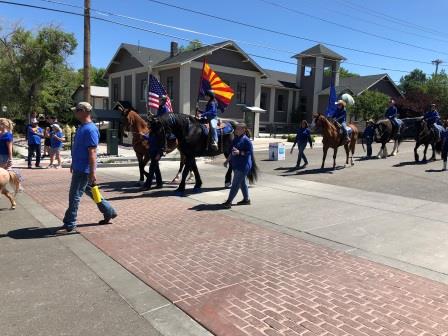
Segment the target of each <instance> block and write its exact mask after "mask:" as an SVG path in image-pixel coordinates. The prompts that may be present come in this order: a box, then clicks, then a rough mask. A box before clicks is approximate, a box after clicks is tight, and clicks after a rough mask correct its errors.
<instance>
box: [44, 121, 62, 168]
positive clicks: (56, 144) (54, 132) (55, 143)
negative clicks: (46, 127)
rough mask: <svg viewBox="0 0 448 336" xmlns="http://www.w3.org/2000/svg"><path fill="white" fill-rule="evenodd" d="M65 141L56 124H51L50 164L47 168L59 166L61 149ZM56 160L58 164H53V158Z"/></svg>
mask: <svg viewBox="0 0 448 336" xmlns="http://www.w3.org/2000/svg"><path fill="white" fill-rule="evenodd" d="M64 141H65V137H64V133H62V129H61V127H60V126H59V125H58V124H53V125H51V132H50V165H49V166H48V168H56V169H58V168H61V149H62V147H63V146H64V144H63V142H64ZM55 158H56V160H57V161H58V165H57V166H55V165H54V164H53V162H54V159H55Z"/></svg>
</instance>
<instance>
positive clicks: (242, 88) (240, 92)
mask: <svg viewBox="0 0 448 336" xmlns="http://www.w3.org/2000/svg"><path fill="white" fill-rule="evenodd" d="M246 93H247V85H246V83H243V82H238V85H237V87H236V99H237V101H238V103H239V104H246Z"/></svg>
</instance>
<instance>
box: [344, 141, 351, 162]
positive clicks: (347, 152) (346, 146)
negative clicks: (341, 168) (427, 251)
mask: <svg viewBox="0 0 448 336" xmlns="http://www.w3.org/2000/svg"><path fill="white" fill-rule="evenodd" d="M348 145H349V144H345V145H344V149H345V154H346V156H347V159H346V160H345V164H346V165H348V159H349V158H350V147H349V146H348Z"/></svg>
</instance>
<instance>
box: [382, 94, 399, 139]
mask: <svg viewBox="0 0 448 336" xmlns="http://www.w3.org/2000/svg"><path fill="white" fill-rule="evenodd" d="M384 116H385V117H386V118H387V119H389V120H390V122H391V124H392V133H397V135H400V128H401V125H402V124H403V121H402V120H401V119H398V109H397V107H396V106H395V100H394V99H392V98H391V99H390V101H389V107H388V108H387V110H386V114H385V115H384Z"/></svg>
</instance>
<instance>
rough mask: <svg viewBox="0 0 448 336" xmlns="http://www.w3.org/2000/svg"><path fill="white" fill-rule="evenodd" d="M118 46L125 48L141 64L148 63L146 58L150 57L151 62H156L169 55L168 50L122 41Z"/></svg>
mask: <svg viewBox="0 0 448 336" xmlns="http://www.w3.org/2000/svg"><path fill="white" fill-rule="evenodd" d="M120 48H124V49H126V50H127V51H128V52H129V53H130V54H131V55H132V56H133V57H134V58H135V59H137V61H139V62H140V63H141V64H142V66H146V65H148V59H149V58H151V63H152V64H153V65H154V64H158V63H160V62H162V61H163V60H165V59H166V58H168V57H170V53H169V52H168V51H163V50H158V49H152V48H146V47H142V46H138V45H134V44H128V43H122V44H121V46H120Z"/></svg>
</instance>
